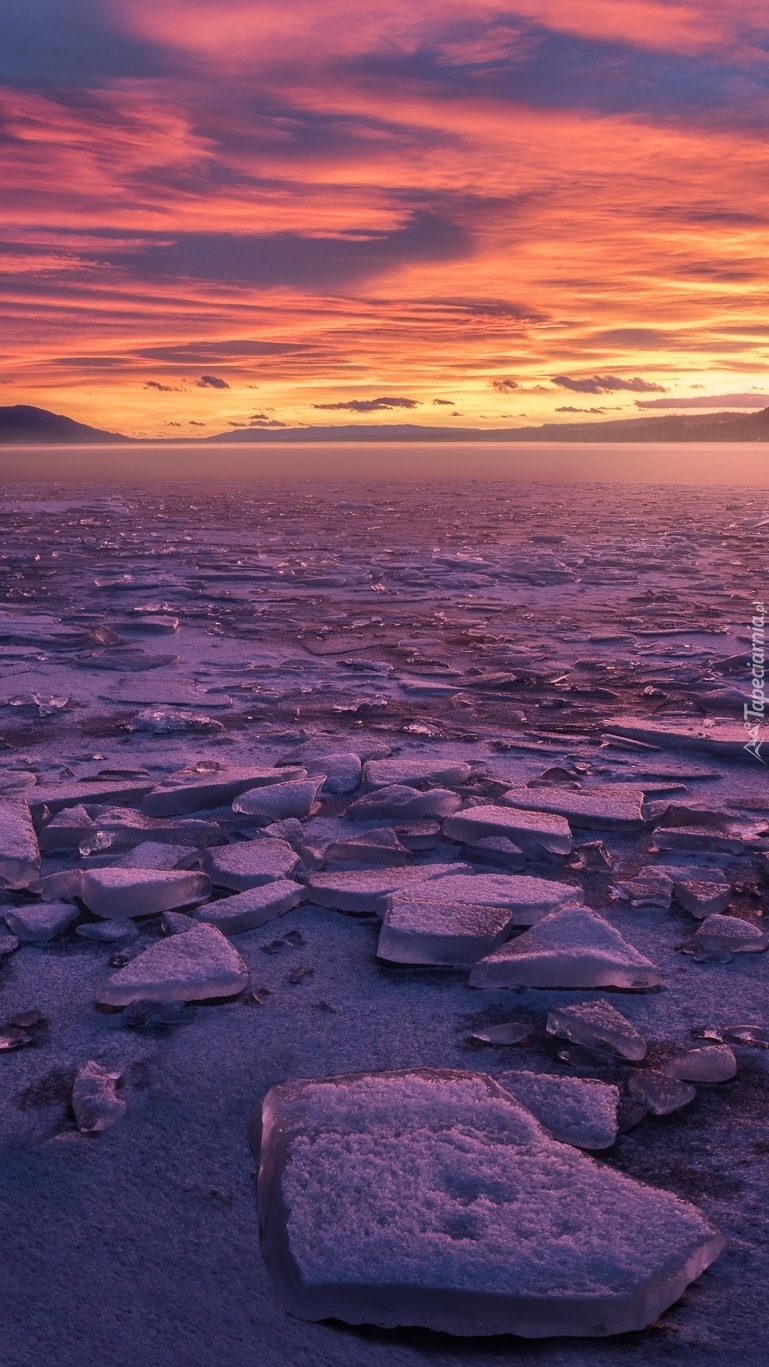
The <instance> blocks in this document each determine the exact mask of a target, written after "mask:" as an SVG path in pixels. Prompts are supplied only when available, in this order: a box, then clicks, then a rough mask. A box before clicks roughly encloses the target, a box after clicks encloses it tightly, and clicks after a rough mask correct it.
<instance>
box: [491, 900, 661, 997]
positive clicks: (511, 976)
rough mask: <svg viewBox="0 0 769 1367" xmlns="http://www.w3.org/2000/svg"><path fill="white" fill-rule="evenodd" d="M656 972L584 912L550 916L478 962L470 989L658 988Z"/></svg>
mask: <svg viewBox="0 0 769 1367" xmlns="http://www.w3.org/2000/svg"><path fill="white" fill-rule="evenodd" d="M659 981H660V972H659V969H658V968H656V967H655V965H654V964H652V963H651V962H650V961H649V960H648V959H646V958H644V956H643V955H642V954H639V952H638V950H637V949H634V948H633V947H632V945H629V944H628V943H627V941H626V940H624V939H623V937H622V936H621V935H620V933H619V931H618V930H615V928H614V926H612V925H610V924H609V922H608V921H606V920H604V918H603V917H602V916H599V915H598V914H597V913H596V912H594V911H590V910H588V908H587V907H568V908H566V909H565V910H560V911H554V912H551V913H550V915H549V916H546V917H545V918H544V920H542V921H539V922H538V923H537V925H535V926H533V927H532V929H531V930H526V931H524V932H523V934H522V935H520V936H518V937H517V939H515V940H510V941H508V942H507V943H506V944H503V945H501V946H500V947H499V948H498V949H495V950H493V951H492V953H491V954H488V955H487V956H486V958H484V959H481V960H480V961H479V962H478V963H477V964H476V965H475V968H474V969H473V970H472V972H471V974H470V986H471V987H482V988H493V987H569V988H575V987H581V988H591V987H619V988H625V989H626V990H627V991H644V990H647V989H649V988H652V987H656V986H657V985H658V984H659Z"/></svg>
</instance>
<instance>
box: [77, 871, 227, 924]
mask: <svg viewBox="0 0 769 1367" xmlns="http://www.w3.org/2000/svg"><path fill="white" fill-rule="evenodd" d="M210 890H211V883H210V881H209V878H208V875H207V874H205V873H191V872H188V871H187V870H182V869H178V870H176V869H125V868H106V869H85V870H84V871H83V877H82V883H81V893H80V895H81V897H82V899H83V901H84V902H85V904H86V906H87V907H88V910H89V911H92V912H93V913H94V915H95V916H101V917H103V919H104V920H108V921H112V920H123V919H124V918H125V917H129V918H130V917H134V916H156V915H158V914H159V913H160V912H161V911H173V910H174V908H175V907H186V906H189V905H190V904H191V903H193V902H200V901H201V900H202V899H203V898H204V897H207V896H208V893H209V892H210Z"/></svg>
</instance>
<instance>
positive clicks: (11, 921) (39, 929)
mask: <svg viewBox="0 0 769 1367" xmlns="http://www.w3.org/2000/svg"><path fill="white" fill-rule="evenodd" d="M79 914H80V913H79V912H78V909H77V907H75V906H73V905H72V903H71V902H40V903H35V904H33V905H31V906H20V907H14V908H13V909H11V908H10V907H6V908H5V909H4V911H3V913H2V915H3V917H4V919H5V924H6V925H7V927H8V929H9V930H10V931H11V933H12V934H13V935H15V936H16V937H17V939H19V940H21V942H22V944H32V945H35V944H37V945H41V944H47V943H48V941H49V940H54V939H55V938H56V936H57V935H61V934H62V933H63V932H64V931H65V930H66V929H67V927H68V926H69V925H71V923H72V922H73V921H74V920H75V917H76V916H78V915H79Z"/></svg>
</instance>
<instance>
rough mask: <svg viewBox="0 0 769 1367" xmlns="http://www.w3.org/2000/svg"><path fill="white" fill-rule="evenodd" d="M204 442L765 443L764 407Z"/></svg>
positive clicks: (278, 433) (289, 432) (292, 432)
mask: <svg viewBox="0 0 769 1367" xmlns="http://www.w3.org/2000/svg"><path fill="white" fill-rule="evenodd" d="M204 441H212V442H213V441H226V442H231V441H232V442H282V441H338V442H344V441H412V442H415V441H468V442H470V441H490V442H491V441H585V442H588V441H590V442H593V441H639V442H643V441H646V442H649V441H665V442H666V441H769V408H764V409H762V410H761V411H760V412H758V413H750V414H748V415H747V416H746V415H745V414H743V413H697V414H696V415H695V416H693V417H687V416H682V415H680V414H675V413H673V414H665V416H664V417H642V418H621V419H618V420H610V421H608V422H549V423H545V424H544V426H542V427H497V428H478V427H422V426H420V425H419V424H418V423H409V422H404V423H371V424H369V423H346V424H340V425H339V426H338V427H278V428H275V427H239V428H236V429H235V430H234V431H231V432H220V433H219V434H218V435H217V436H214V437H205V438H204Z"/></svg>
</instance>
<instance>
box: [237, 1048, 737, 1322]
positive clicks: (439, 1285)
mask: <svg viewBox="0 0 769 1367" xmlns="http://www.w3.org/2000/svg"><path fill="white" fill-rule="evenodd" d="M252 1136H253V1141H252V1142H253V1143H254V1146H255V1150H256V1151H257V1152H258V1153H259V1178H258V1193H259V1213H260V1223H261V1234H262V1250H263V1253H264V1257H265V1260H266V1262H267V1266H268V1268H269V1271H270V1273H271V1275H272V1278H273V1281H274V1283H275V1286H276V1289H277V1291H278V1293H279V1295H280V1297H281V1300H282V1301H283V1303H284V1305H285V1306H286V1308H287V1309H288V1310H290V1311H291V1312H292V1313H293V1314H295V1315H298V1316H299V1317H300V1318H303V1319H311V1320H322V1319H327V1318H334V1319H340V1320H343V1321H345V1322H347V1323H350V1324H361V1323H371V1324H377V1325H381V1326H384V1327H394V1326H397V1325H422V1326H425V1327H427V1328H431V1329H438V1330H443V1331H445V1332H449V1333H453V1334H462V1335H473V1334H499V1333H513V1334H518V1335H520V1336H523V1337H527V1338H540V1337H550V1336H552V1335H554V1334H556V1335H606V1334H615V1333H624V1332H627V1331H630V1330H638V1329H642V1328H644V1327H645V1326H647V1325H649V1324H651V1323H653V1322H654V1320H655V1319H656V1318H657V1317H658V1315H659V1314H660V1313H661V1312H662V1311H663V1310H664V1309H665V1308H666V1307H667V1306H669V1305H671V1304H672V1303H673V1302H674V1301H675V1300H677V1299H678V1297H679V1296H680V1295H681V1293H682V1292H683V1290H684V1288H685V1287H686V1286H687V1285H688V1283H689V1282H690V1281H692V1280H693V1279H694V1278H695V1277H696V1276H698V1275H699V1274H700V1272H702V1270H703V1269H704V1268H705V1267H706V1266H708V1265H709V1263H711V1262H712V1261H713V1259H714V1258H715V1257H716V1255H717V1253H718V1251H719V1249H720V1248H721V1245H722V1240H721V1238H720V1236H719V1235H718V1234H716V1232H715V1231H714V1230H713V1229H711V1228H710V1226H709V1225H708V1224H707V1223H706V1222H705V1221H704V1219H703V1218H702V1216H701V1215H700V1214H699V1212H698V1211H697V1210H696V1209H695V1208H694V1207H693V1206H690V1205H688V1204H686V1203H685V1202H683V1201H680V1200H679V1199H678V1198H677V1197H675V1196H672V1195H670V1194H669V1193H668V1192H664V1191H656V1190H654V1189H653V1188H651V1187H648V1186H643V1185H642V1184H641V1183H638V1182H636V1181H634V1180H632V1179H631V1178H628V1177H625V1176H624V1175H623V1174H621V1173H618V1172H615V1171H614V1170H612V1169H611V1168H609V1167H607V1166H604V1165H599V1164H596V1163H595V1162H594V1161H593V1160H592V1159H590V1158H587V1157H585V1156H584V1155H583V1154H581V1153H579V1152H578V1151H577V1150H576V1149H574V1148H572V1147H570V1146H569V1145H567V1144H561V1143H558V1142H557V1141H556V1140H554V1139H551V1138H550V1136H549V1135H548V1134H547V1132H546V1131H545V1130H544V1129H543V1128H542V1127H541V1126H540V1125H539V1124H538V1122H537V1121H536V1120H535V1119H534V1117H533V1116H532V1115H531V1113H530V1112H529V1111H527V1110H525V1109H524V1108H523V1107H522V1106H521V1105H520V1104H519V1103H518V1102H517V1101H515V1099H514V1098H513V1097H512V1096H511V1095H510V1093H509V1092H506V1091H505V1090H504V1089H503V1088H501V1087H500V1086H499V1085H498V1084H497V1083H496V1082H494V1081H492V1079H491V1078H489V1077H486V1076H485V1075H483V1074H478V1073H463V1072H459V1071H454V1070H448V1069H445V1070H441V1069H417V1070H410V1071H409V1070H405V1071H403V1072H395V1073H379V1074H377V1073H362V1074H355V1075H352V1076H349V1077H338V1078H321V1079H316V1080H311V1081H303V1080H298V1081H293V1082H287V1083H283V1084H279V1085H278V1086H275V1087H273V1088H271V1090H270V1091H269V1092H268V1093H267V1095H266V1097H265V1098H264V1100H263V1102H262V1103H261V1106H260V1107H259V1109H258V1112H257V1115H256V1116H255V1117H254V1121H253V1124H252Z"/></svg>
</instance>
